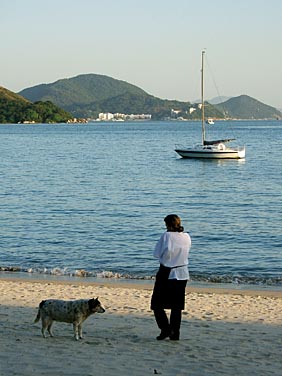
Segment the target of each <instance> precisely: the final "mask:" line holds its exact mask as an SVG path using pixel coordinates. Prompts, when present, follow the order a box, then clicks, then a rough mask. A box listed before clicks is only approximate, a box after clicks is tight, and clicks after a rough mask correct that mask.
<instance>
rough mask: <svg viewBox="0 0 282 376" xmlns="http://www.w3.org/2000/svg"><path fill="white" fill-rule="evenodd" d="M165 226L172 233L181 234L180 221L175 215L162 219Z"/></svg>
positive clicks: (182, 229)
mask: <svg viewBox="0 0 282 376" xmlns="http://www.w3.org/2000/svg"><path fill="white" fill-rule="evenodd" d="M164 221H165V224H166V225H167V227H169V228H170V230H171V231H174V232H183V231H184V227H183V226H181V219H180V217H178V215H176V214H169V215H167V216H166V217H165V218H164Z"/></svg>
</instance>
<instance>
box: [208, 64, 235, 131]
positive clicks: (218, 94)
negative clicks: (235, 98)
mask: <svg viewBox="0 0 282 376" xmlns="http://www.w3.org/2000/svg"><path fill="white" fill-rule="evenodd" d="M206 66H207V68H208V70H209V73H210V75H211V79H212V81H213V85H214V87H215V90H216V93H217V96H218V98H219V100H220V101H219V104H220V105H221V108H222V111H223V115H224V120H226V119H227V113H228V111H227V110H226V108H225V107H224V102H223V99H222V96H221V94H220V92H219V89H218V86H217V84H216V81H215V77H214V74H213V71H212V69H211V65H210V64H209V60H208V58H207V57H206ZM230 129H231V132H232V134H233V137H232V138H234V137H235V136H234V135H235V133H234V128H233V127H232V125H230Z"/></svg>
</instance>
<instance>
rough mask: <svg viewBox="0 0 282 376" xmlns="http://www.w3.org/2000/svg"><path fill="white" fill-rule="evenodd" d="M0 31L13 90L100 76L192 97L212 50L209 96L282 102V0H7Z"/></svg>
mask: <svg viewBox="0 0 282 376" xmlns="http://www.w3.org/2000/svg"><path fill="white" fill-rule="evenodd" d="M0 33H1V49H0V51H1V59H0V86H4V87H6V88H7V89H9V90H12V91H15V92H18V91H20V90H22V89H24V88H27V87H31V86H35V85H37V84H40V83H51V82H54V81H56V80H58V79H61V78H67V77H74V76H77V75H79V74H84V73H98V74H105V75H108V76H111V77H113V78H117V79H121V80H124V81H127V82H129V83H132V84H135V85H137V86H139V87H141V88H142V89H144V90H145V91H147V92H148V93H150V94H153V95H155V96H158V97H160V98H167V99H178V100H185V101H192V100H194V99H197V98H199V96H200V94H199V80H200V59H201V50H202V49H204V48H206V51H207V53H206V56H207V69H206V73H207V80H206V98H212V97H216V96H218V93H219V94H220V95H221V96H237V95H241V94H247V95H250V96H252V97H254V98H256V99H258V100H260V101H262V102H264V103H267V104H269V105H271V106H275V107H279V108H282V89H281V88H282V1H281V0H236V1H234V0H202V1H197V0H191V1H190V0H174V1H168V0H142V1H141V0H78V1H76V0H24V1H23V0H0ZM208 77H210V79H208ZM214 82H215V84H216V86H215V85H214ZM215 87H217V88H218V91H216V90H215Z"/></svg>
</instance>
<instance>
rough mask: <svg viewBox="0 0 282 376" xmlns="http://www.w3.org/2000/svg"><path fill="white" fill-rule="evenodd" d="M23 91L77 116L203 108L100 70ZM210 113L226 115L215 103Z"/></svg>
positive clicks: (193, 116) (182, 112)
mask: <svg viewBox="0 0 282 376" xmlns="http://www.w3.org/2000/svg"><path fill="white" fill-rule="evenodd" d="M19 94H20V95H22V96H24V97H25V98H27V99H29V100H31V101H35V100H40V101H45V100H51V101H52V102H54V103H56V105H58V106H60V107H62V108H64V109H65V110H67V111H69V112H71V113H72V114H73V115H74V116H76V117H85V118H87V117H94V118H95V117H97V116H98V114H99V113H100V112H112V113H125V114H143V113H145V114H152V118H153V119H163V118H165V117H170V116H171V110H172V109H176V110H178V111H180V113H179V116H183V117H185V118H189V119H196V118H199V117H200V111H195V112H194V113H193V114H191V115H190V113H189V111H188V110H189V108H190V107H191V104H190V103H189V102H180V101H176V100H163V99H160V98H157V97H154V96H152V95H150V94H148V93H146V92H145V91H144V90H142V89H140V88H138V87H137V86H135V85H132V84H129V83H127V82H125V81H120V80H116V79H114V78H111V77H107V76H103V75H97V74H85V75H80V76H77V77H73V78H68V79H62V80H59V81H56V82H54V83H51V84H44V85H38V86H34V87H31V88H27V89H24V90H22V91H21V92H20V93H19ZM207 116H214V117H217V118H222V117H223V116H222V113H221V112H220V111H219V110H218V109H216V108H215V107H213V106H209V107H208V109H207Z"/></svg>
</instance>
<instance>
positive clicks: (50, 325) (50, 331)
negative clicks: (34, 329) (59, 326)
mask: <svg viewBox="0 0 282 376" xmlns="http://www.w3.org/2000/svg"><path fill="white" fill-rule="evenodd" d="M52 325H53V321H49V325H48V327H47V330H48V333H49V334H50V337H54V334H53V332H52Z"/></svg>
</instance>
